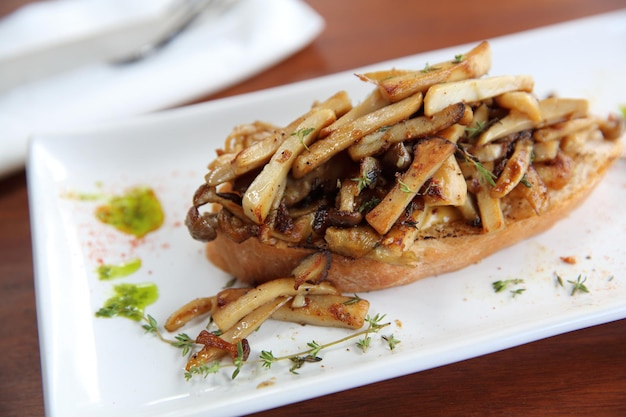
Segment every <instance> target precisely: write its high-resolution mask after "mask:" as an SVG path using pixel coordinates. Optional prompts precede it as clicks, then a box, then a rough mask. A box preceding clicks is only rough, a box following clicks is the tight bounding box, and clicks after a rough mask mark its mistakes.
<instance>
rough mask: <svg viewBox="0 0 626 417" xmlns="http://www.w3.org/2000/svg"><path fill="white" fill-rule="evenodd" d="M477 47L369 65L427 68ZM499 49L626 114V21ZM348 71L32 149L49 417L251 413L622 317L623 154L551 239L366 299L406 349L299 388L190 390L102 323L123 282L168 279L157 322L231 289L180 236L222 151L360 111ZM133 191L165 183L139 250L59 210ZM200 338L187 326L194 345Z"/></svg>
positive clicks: (165, 355)
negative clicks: (118, 275) (325, 115)
mask: <svg viewBox="0 0 626 417" xmlns="http://www.w3.org/2000/svg"><path fill="white" fill-rule="evenodd" d="M470 46H471V45H462V46H458V47H455V48H449V49H446V50H443V51H437V52H432V53H426V54H421V55H417V56H412V57H407V58H403V59H398V60H395V61H392V62H386V63H382V64H378V65H375V66H372V67H371V68H379V69H384V68H389V67H392V66H395V67H398V68H422V67H423V66H424V64H425V63H426V62H431V63H432V62H437V61H439V60H443V59H448V58H450V57H452V56H454V55H455V54H457V53H460V52H465V51H467V50H468V49H469V47H470ZM492 47H493V56H494V67H493V69H492V71H491V74H494V75H495V74H507V73H508V74H532V75H534V77H535V80H536V85H537V92H538V93H539V94H547V93H550V92H556V93H558V94H559V95H561V96H573V97H587V98H589V99H590V100H591V102H592V107H593V110H594V112H597V113H600V114H604V113H605V112H607V111H617V110H618V105H620V104H626V77H624V73H623V68H626V56H625V55H624V54H621V53H619V51H623V50H626V49H625V47H626V12H625V11H621V12H618V13H612V14H607V15H602V16H597V17H593V18H589V19H585V20H581V21H577V22H572V23H567V24H562V25H558V26H553V27H548V28H544V29H540V30H535V31H531V32H526V33H522V34H517V35H513V36H508V37H504V38H498V39H494V40H492ZM361 70H363V69H360V70H359V71H361ZM353 72H354V71H349V72H345V73H341V74H336V75H333V76H329V77H324V78H321V79H316V80H311V81H307V82H303V83H299V84H295V85H289V86H285V87H281V88H276V89H272V90H268V91H262V92H258V93H254V94H249V95H245V96H239V97H233V98H228V99H224V100H220V101H214V102H210V103H205V104H202V105H198V106H193V107H188V108H183V109H179V110H174V111H170V112H165V113H161V114H156V115H152V116H146V117H143V118H139V119H136V120H134V121H130V122H125V123H123V124H116V125H111V126H108V127H103V128H99V129H97V130H84V131H74V132H71V133H67V134H56V135H51V136H44V137H38V138H36V139H35V140H34V141H33V142H32V145H31V148H30V156H29V165H28V180H29V188H30V198H31V200H30V203H31V210H32V223H33V239H34V248H35V273H36V292H37V307H38V318H39V329H40V332H41V334H40V340H41V356H42V368H43V376H44V392H45V400H46V411H47V413H48V415H50V416H64V417H67V416H83V417H85V416H104V415H106V416H137V415H151V416H170V415H177V416H182V415H186V416H194V415H200V414H204V413H209V412H211V413H213V414H214V415H217V414H219V415H242V414H246V413H250V412H253V411H259V410H264V409H268V408H272V407H276V406H280V405H283V404H286V403H291V402H296V401H299V400H303V399H307V398H312V397H316V396H320V395H324V394H328V393H331V392H336V391H339V390H344V389H349V388H352V387H356V386H359V385H363V384H367V383H371V382H375V381H380V380H383V379H386V378H391V377H396V376H400V375H404V374H408V373H412V372H417V371H421V370H424V369H428V368H432V367H436V366H440V365H443V364H448V363H451V362H455V361H459V360H463V359H467V358H471V357H475V356H478V355H483V354H487V353H490V352H494V351H497V350H500V349H505V348H508V347H511V346H515V345H519V344H523V343H527V342H530V341H533V340H537V339H541V338H545V337H548V336H552V335H556V334H559V333H563V332H567V331H570V330H574V329H579V328H583V327H586V326H592V325H596V324H599V323H604V322H608V321H612V320H617V319H621V318H624V317H626V275H625V271H626V265H625V259H626V256H625V255H626V253H625V249H624V248H626V233H624V232H625V231H626V217H625V216H623V215H622V210H621V207H623V206H624V205H625V204H626V200H625V199H626V194H625V193H624V184H625V181H626V161H625V160H624V159H623V158H622V159H621V160H619V161H618V162H617V164H616V165H615V166H614V167H613V168H612V169H611V171H610V173H609V174H608V177H607V178H606V179H605V181H604V182H603V183H602V184H601V185H600V186H599V187H598V188H597V189H596V190H595V191H594V193H593V195H592V196H591V198H590V199H589V200H588V201H587V202H586V203H585V204H584V205H583V206H582V207H580V209H578V210H577V211H575V212H574V213H573V214H572V215H571V216H570V217H569V218H567V219H565V220H563V221H562V222H560V223H559V224H557V225H556V226H555V227H554V228H553V229H551V230H550V231H548V232H547V233H544V234H542V235H540V236H537V237H534V238H532V239H529V240H527V241H525V242H523V243H521V244H518V245H516V246H514V247H512V248H509V249H506V250H503V251H502V252H500V253H498V254H497V255H495V256H492V257H490V258H488V259H485V260H484V261H483V262H481V263H479V264H477V265H473V266H471V267H469V268H466V269H464V270H462V271H459V272H457V273H452V274H447V275H446V276H439V277H434V278H430V279H425V280H423V281H419V282H416V283H414V284H412V285H409V286H406V287H402V288H396V289H390V290H385V291H378V292H372V293H368V294H360V296H362V297H364V298H367V299H368V300H370V302H371V310H370V314H371V315H375V314H386V319H388V320H389V321H390V322H391V323H392V324H391V326H389V327H388V328H386V329H385V330H383V334H386V335H389V334H392V333H393V335H394V336H395V337H396V338H397V339H399V340H401V343H400V344H399V345H398V347H397V348H396V349H395V350H394V351H390V350H389V348H388V347H386V345H385V344H384V343H383V342H382V341H380V339H379V338H378V336H375V337H374V340H373V344H372V347H371V348H370V349H369V350H368V351H367V352H365V353H363V352H361V351H359V349H357V348H355V346H354V343H353V342H351V343H348V344H344V345H341V346H337V347H334V348H331V349H328V350H324V351H322V353H321V356H322V357H323V361H322V362H319V363H315V364H306V365H305V366H304V367H303V368H302V369H300V374H299V375H294V374H291V373H289V371H288V368H289V364H286V363H277V364H275V365H274V366H273V367H272V368H271V369H266V368H263V367H261V366H250V367H245V368H244V369H243V370H242V372H241V374H240V375H239V376H238V377H237V379H235V380H234V381H233V380H231V379H230V372H231V370H225V371H223V372H220V373H218V374H214V375H210V376H209V377H208V378H207V379H202V378H195V379H192V380H191V381H189V382H187V381H185V379H184V378H183V371H182V367H183V366H184V362H185V361H184V358H182V357H181V356H180V352H179V351H178V350H176V349H174V348H172V347H170V346H167V345H165V344H163V343H160V342H158V341H157V340H156V338H155V337H153V336H152V335H146V334H144V332H143V329H142V328H141V326H140V325H139V324H138V323H135V322H132V321H130V320H126V319H123V318H114V319H101V318H100V319H98V318H95V317H94V312H95V311H96V310H97V309H98V308H99V307H100V306H102V303H103V302H104V300H105V299H106V298H108V296H109V295H110V292H111V288H112V286H113V285H114V284H116V283H118V282H153V283H156V284H157V285H158V287H159V291H160V297H159V299H158V301H157V302H156V303H155V304H153V305H151V306H149V307H148V309H147V312H148V313H149V314H151V315H152V316H154V317H155V318H156V319H157V320H158V321H159V322H160V323H163V322H164V320H165V319H166V318H167V316H168V315H169V314H170V313H171V312H172V311H173V310H174V309H175V308H177V307H179V306H180V305H182V304H183V303H185V302H187V301H189V300H191V299H193V298H195V297H198V296H205V295H212V294H214V293H216V292H217V291H219V290H220V289H221V288H222V287H223V285H224V284H225V283H226V282H227V281H228V277H227V276H225V275H224V274H223V273H221V272H218V271H217V270H216V269H215V268H213V267H212V266H211V265H210V264H209V263H208V262H207V261H206V260H205V259H204V256H203V246H202V244H200V243H198V242H195V241H193V240H192V239H191V238H190V237H189V235H188V233H187V230H186V228H185V226H184V225H183V219H184V216H185V213H186V210H187V208H188V206H189V204H190V202H191V196H192V194H193V192H194V190H195V188H196V187H197V186H198V185H199V184H200V183H201V182H202V181H203V175H204V173H205V166H206V164H207V162H208V161H209V160H210V159H211V158H212V157H213V155H214V149H215V148H216V147H219V146H222V143H223V138H224V137H225V135H226V134H227V133H229V131H230V129H231V128H232V127H233V126H234V125H237V124H240V123H245V122H250V121H254V120H265V121H269V122H273V123H276V124H281V123H286V122H287V121H289V120H290V119H292V118H295V117H296V116H298V115H299V114H300V113H302V112H304V111H306V109H308V108H309V106H310V104H311V103H312V102H313V101H314V100H316V99H324V98H326V97H327V96H329V95H331V94H332V93H334V92H336V91H338V90H340V89H346V90H347V91H348V92H349V93H350V95H351V97H352V98H353V100H354V101H355V102H357V101H359V100H361V99H362V98H363V97H365V95H366V94H367V93H368V92H369V91H370V90H371V88H372V87H371V86H369V85H366V84H364V83H362V82H360V81H358V80H357V79H356V78H355V77H354V76H353V75H352V74H353ZM135 185H150V186H152V187H154V189H155V190H156V192H157V194H158V196H159V198H160V199H161V201H162V203H163V205H164V208H165V212H166V220H165V224H164V225H163V227H161V228H160V229H159V230H158V231H156V232H154V233H152V234H149V235H148V236H146V237H145V238H144V239H141V240H136V239H131V238H128V237H127V236H126V235H123V234H121V233H118V232H116V231H113V230H112V229H110V228H108V227H107V226H105V225H102V224H100V223H99V222H98V221H96V219H95V218H94V216H93V210H94V207H95V204H96V203H93V202H88V201H78V200H75V199H74V200H73V199H68V198H64V197H63V196H64V195H65V194H66V193H67V192H78V193H90V192H101V193H112V194H118V193H121V192H123V191H124V190H125V189H127V188H129V187H131V186H135ZM564 256H571V257H575V258H576V259H577V263H576V264H574V265H572V264H568V263H565V262H563V261H561V260H560V257H564ZM132 257H139V258H140V259H141V260H142V261H143V266H142V268H141V269H140V270H139V271H138V272H136V273H135V274H133V275H131V276H129V277H127V278H123V279H121V280H118V281H113V282H102V281H99V280H98V279H97V276H96V274H95V272H94V270H95V268H96V267H97V265H98V262H105V263H119V262H121V261H123V260H124V259H129V258H132ZM555 274H559V275H560V276H561V277H562V278H563V281H564V283H565V285H564V286H563V287H561V286H559V285H557V284H556V278H555ZM579 274H580V275H582V276H584V277H586V278H587V281H586V285H587V287H588V288H589V290H590V292H589V293H578V294H575V295H571V293H570V291H571V284H570V283H568V282H567V281H568V280H572V281H573V280H576V278H577V276H578V275H579ZM512 278H521V279H523V280H524V284H523V287H524V288H525V289H526V291H525V292H524V293H523V294H521V295H518V296H516V297H513V296H512V295H511V294H510V293H508V292H503V293H495V292H494V291H493V289H492V286H491V284H492V282H494V281H496V280H503V279H512ZM201 327H202V324H196V325H194V327H193V328H191V329H185V331H186V332H188V333H189V334H190V335H192V336H195V335H196V334H197V331H198V330H199V329H200V328H201ZM346 334H347V332H346V331H344V330H337V329H323V328H315V327H311V326H308V327H301V326H297V325H290V324H286V323H278V322H269V323H267V324H264V325H263V326H262V327H261V329H260V331H258V332H256V333H255V334H253V335H252V336H251V337H250V338H249V340H250V344H251V346H252V354H251V357H252V358H254V357H256V356H257V355H258V354H259V353H260V351H261V350H272V351H273V353H274V355H275V356H280V355H285V354H289V353H295V352H298V351H301V350H303V349H306V343H307V342H309V341H312V340H315V341H317V342H319V343H324V342H328V341H331V340H335V339H337V338H340V337H342V336H344V335H346Z"/></svg>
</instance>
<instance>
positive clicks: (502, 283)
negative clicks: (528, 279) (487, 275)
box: [491, 278, 524, 292]
mask: <svg viewBox="0 0 626 417" xmlns="http://www.w3.org/2000/svg"><path fill="white" fill-rule="evenodd" d="M523 283H524V280H523V279H520V278H515V279H505V280H499V281H494V282H492V283H491V286H492V287H493V290H494V291H495V292H502V291H504V290H505V289H507V288H508V287H509V286H511V285H518V284H523Z"/></svg>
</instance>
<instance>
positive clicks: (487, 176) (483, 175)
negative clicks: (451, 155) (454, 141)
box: [457, 146, 498, 187]
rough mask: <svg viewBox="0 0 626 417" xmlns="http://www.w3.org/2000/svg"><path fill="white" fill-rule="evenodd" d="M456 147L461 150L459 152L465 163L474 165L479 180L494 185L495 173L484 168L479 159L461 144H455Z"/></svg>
mask: <svg viewBox="0 0 626 417" xmlns="http://www.w3.org/2000/svg"><path fill="white" fill-rule="evenodd" d="M457 149H458V150H459V151H460V152H461V154H462V155H463V158H464V159H465V161H466V162H467V163H470V164H472V165H474V167H475V168H476V171H478V175H480V180H481V182H484V181H486V182H488V183H489V184H490V185H491V186H492V187H495V186H496V181H495V180H496V179H497V178H498V177H497V176H496V174H494V173H493V172H491V171H489V170H488V169H487V168H485V166H484V165H483V164H481V163H480V161H478V160H477V159H476V157H475V156H474V155H472V154H470V153H469V152H468V151H467V150H466V149H465V148H463V147H462V146H457Z"/></svg>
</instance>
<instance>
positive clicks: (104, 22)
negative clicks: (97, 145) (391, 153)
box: [0, 0, 324, 177]
mask: <svg viewBox="0 0 626 417" xmlns="http://www.w3.org/2000/svg"><path fill="white" fill-rule="evenodd" d="M47 3H49V4H47V5H46V8H50V10H55V6H58V7H60V8H59V9H56V10H57V11H56V12H52V11H49V12H50V13H57V12H59V13H61V12H60V11H62V10H64V9H63V8H65V7H67V6H68V5H69V4H71V3H81V4H83V3H84V4H83V5H82V6H81V9H80V10H81V18H80V19H82V20H85V19H87V16H92V17H93V18H94V19H98V18H99V17H102V19H101V20H99V22H100V23H99V25H101V27H105V26H106V27H111V25H112V24H113V25H119V22H120V20H119V19H120V16H121V15H124V16H126V17H124V19H126V23H128V22H129V21H130V20H132V21H134V22H138V21H140V20H141V21H145V20H146V19H148V18H151V19H154V18H155V16H157V18H158V17H159V16H162V13H163V10H167V7H169V6H171V0H132V1H131V0H55V1H49V2H47ZM104 3H110V7H111V8H110V9H108V10H109V13H104V12H97V13H94V12H93V10H97V9H89V10H91V11H92V12H91V13H87V12H86V10H88V5H93V7H104V6H103V4H104ZM113 4H117V5H118V6H119V7H122V8H126V7H127V6H128V5H130V4H133V5H135V8H134V9H133V12H132V13H130V12H129V13H130V16H131V17H129V14H125V13H119V10H118V13H117V15H116V16H117V17H114V15H115V13H113V10H114V9H115V7H114V6H113ZM39 6H41V5H39ZM27 7H28V6H27ZM164 8H166V9H164ZM131 9H132V8H128V10H131ZM32 10H36V12H35V14H34V15H30V17H28V13H30V12H28V10H24V11H23V12H22V11H18V12H17V13H16V14H15V15H14V16H10V19H9V20H7V21H6V22H3V24H0V45H3V44H4V42H3V37H6V36H8V37H9V38H10V37H11V36H12V35H11V34H12V33H18V32H14V30H16V31H17V30H18V29H15V28H16V27H17V26H19V25H17V24H16V23H15V22H17V21H18V20H20V19H21V20H24V19H26V20H28V19H33V20H36V19H35V17H36V18H38V19H44V18H43V17H41V16H42V15H41V13H42V12H41V9H39V10H37V9H31V11H32ZM21 13H25V14H26V15H27V17H26V18H25V17H24V16H23V15H22V16H19V14H21ZM65 13H67V9H65V12H62V13H61V14H62V15H64V16H65V17H64V19H65V21H66V22H67V21H68V20H67V19H69V18H70V17H71V16H70V15H71V13H69V14H65ZM47 16H51V15H49V14H48V15H47ZM112 22H117V23H112ZM5 23H6V24H5ZM83 23H84V22H83ZM61 26H64V25H61ZM96 26H98V25H96V24H95V23H94V25H92V26H90V25H87V24H86V23H84V24H83V28H82V29H81V30H83V32H82V33H83V34H84V33H85V32H84V31H85V30H88V29H89V28H90V27H91V28H92V30H93V28H94V27H96ZM323 26H324V22H323V19H322V18H321V17H320V16H319V15H318V14H317V13H316V12H315V11H314V10H312V9H311V8H310V7H309V6H308V5H306V4H305V3H303V2H301V1H299V0H239V1H237V2H235V3H234V4H233V5H232V7H230V8H228V9H227V10H226V11H224V12H223V13H221V14H220V15H219V16H217V15H215V14H211V13H207V14H206V16H204V18H203V19H202V20H201V21H199V22H197V23H196V24H195V25H194V26H193V27H191V28H189V29H188V30H187V31H186V32H185V33H183V34H182V35H180V36H179V37H178V38H177V39H176V40H175V41H174V42H172V43H171V44H169V45H168V46H167V47H166V48H164V49H162V50H161V51H159V52H158V53H157V54H155V55H153V56H151V57H150V58H148V59H145V60H143V61H141V62H138V63H135V64H132V65H127V66H115V65H110V64H107V63H106V62H93V63H91V64H86V65H82V66H79V67H76V68H74V69H70V70H65V71H64V72H61V73H58V74H55V75H51V76H48V77H46V78H43V79H38V80H35V81H31V82H28V83H26V84H21V85H18V86H16V87H12V88H9V89H7V90H5V91H4V92H0V177H1V176H3V175H6V174H7V173H10V172H12V171H14V170H17V169H20V168H21V167H22V166H23V164H24V162H25V160H26V152H27V142H28V137H29V136H30V135H32V134H38V133H48V132H52V131H59V130H64V129H71V128H74V127H81V126H85V125H89V124H93V123H95V122H102V121H109V120H112V119H116V118H121V117H126V116H132V115H137V114H141V113H146V112H150V111H154V110H159V109H163V108H167V107H171V106H175V105H178V104H181V103H184V102H186V101H189V100H193V99H194V98H197V97H200V96H202V95H206V94H210V93H212V92H215V91H218V90H220V89H223V88H225V87H227V86H230V85H232V84H235V83H237V82H239V81H242V80H243V79H245V78H247V77H250V76H252V75H254V74H255V73H258V72H260V71H262V70H264V69H266V68H268V67H270V66H271V65H274V64H276V63H277V62H279V61H281V60H282V59H284V58H286V57H287V56H288V55H290V54H292V53H294V52H296V51H297V50H299V49H301V48H302V47H304V46H306V45H307V44H308V43H309V42H311V41H312V39H314V38H315V37H316V36H317V35H318V34H319V33H320V31H321V30H322V29H323ZM12 28H13V29H12ZM19 30H21V29H19ZM70 32H72V33H70ZM79 33H80V31H79V29H78V27H76V28H74V29H72V30H71V31H70V30H67V31H65V32H64V33H63V34H61V32H57V34H58V36H59V37H66V38H67V37H74V38H76V36H83V35H81V34H79ZM92 33H93V32H92ZM77 34H78V35H77ZM4 39H6V38H4ZM24 39H25V40H24V41H22V46H21V47H20V48H22V49H24V48H26V46H24V45H31V46H32V45H34V44H37V43H38V42H39V45H41V44H42V43H46V42H45V39H43V38H40V39H39V40H37V39H35V37H32V38H31V39H27V40H26V37H25V38H24ZM48 44H49V43H48ZM49 45H50V44H49ZM28 47H30V46H28ZM10 48H11V47H9V46H6V47H5V46H3V47H2V48H0V56H1V54H2V51H3V50H4V51H5V53H6V51H7V50H10ZM13 48H17V46H13Z"/></svg>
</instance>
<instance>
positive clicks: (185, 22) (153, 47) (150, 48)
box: [111, 0, 219, 65]
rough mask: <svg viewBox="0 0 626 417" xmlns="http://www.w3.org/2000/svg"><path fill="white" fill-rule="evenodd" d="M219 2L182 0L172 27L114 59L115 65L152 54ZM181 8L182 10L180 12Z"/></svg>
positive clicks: (136, 60)
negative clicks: (177, 16)
mask: <svg viewBox="0 0 626 417" xmlns="http://www.w3.org/2000/svg"><path fill="white" fill-rule="evenodd" d="M218 2H219V1H216V0H180V1H179V2H178V4H177V5H176V6H175V8H174V9H173V12H178V13H180V14H181V16H180V17H179V18H178V19H177V20H176V22H175V23H174V24H172V25H171V27H169V28H168V29H167V30H166V31H165V32H164V33H162V34H161V35H159V36H158V37H157V38H155V39H153V40H151V41H149V42H147V43H144V44H143V45H141V46H139V47H138V48H137V49H135V50H134V51H132V52H131V53H129V54H126V55H124V56H122V57H120V58H116V59H114V60H113V61H112V62H111V63H112V64H113V65H128V64H134V63H136V62H139V61H142V60H143V59H146V58H148V57H150V56H152V55H153V54H155V53H156V52H158V51H160V50H161V49H163V48H164V47H165V46H167V45H169V44H170V43H171V42H172V41H173V40H174V39H176V38H177V37H178V36H179V35H180V34H182V33H184V32H185V31H186V30H187V29H189V28H190V27H191V26H192V25H193V23H194V22H195V21H196V20H197V19H198V18H199V17H200V16H202V14H203V13H204V12H205V11H206V10H207V9H208V8H209V7H210V6H212V5H214V4H215V3H218ZM180 9H182V11H180V12H179V10H180Z"/></svg>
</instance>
